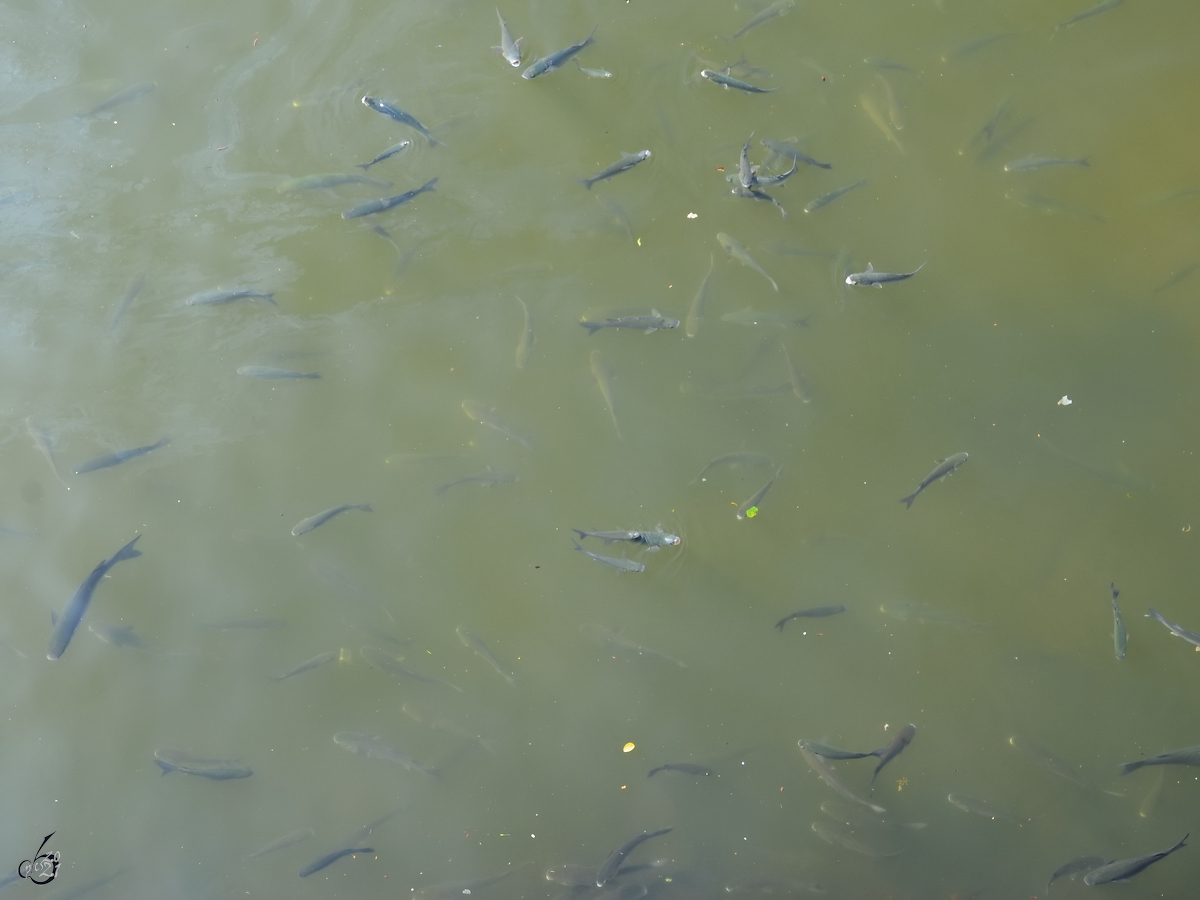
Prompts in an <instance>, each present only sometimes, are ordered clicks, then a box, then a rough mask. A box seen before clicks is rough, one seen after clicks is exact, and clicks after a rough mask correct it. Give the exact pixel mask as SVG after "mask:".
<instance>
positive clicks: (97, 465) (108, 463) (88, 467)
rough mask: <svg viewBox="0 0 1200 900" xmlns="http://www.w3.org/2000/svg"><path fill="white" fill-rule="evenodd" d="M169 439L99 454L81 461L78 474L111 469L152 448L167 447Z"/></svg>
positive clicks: (76, 470)
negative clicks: (83, 461) (102, 454)
mask: <svg viewBox="0 0 1200 900" xmlns="http://www.w3.org/2000/svg"><path fill="white" fill-rule="evenodd" d="M166 445H167V439H166V438H162V439H161V440H160V441H158V442H156V443H153V444H147V445H146V446H145V447H134V448H132V449H131V450H117V451H116V452H114V453H106V454H104V456H97V457H96V458H95V459H89V460H88V461H87V462H85V463H80V464H79V466H78V467H77V468H76V469H75V474H76V475H82V474H84V473H85V472H95V471H96V470H97V469H109V468H112V467H113V466H119V465H120V464H121V463H123V462H127V461H128V460H131V459H134V458H136V457H138V456H144V455H145V454H147V453H149V452H151V451H152V450H157V449H158V448H159V447H165V446H166Z"/></svg>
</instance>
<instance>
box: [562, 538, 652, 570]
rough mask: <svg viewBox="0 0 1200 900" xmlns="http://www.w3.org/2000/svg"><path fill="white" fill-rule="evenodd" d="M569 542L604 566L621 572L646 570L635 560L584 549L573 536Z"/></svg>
mask: <svg viewBox="0 0 1200 900" xmlns="http://www.w3.org/2000/svg"><path fill="white" fill-rule="evenodd" d="M571 543H573V544H574V545H575V549H576V550H578V551H579V552H580V553H582V554H584V555H585V556H590V557H591V558H592V559H594V560H596V562H602V563H604V564H605V565H606V566H611V567H612V568H614V569H618V570H619V571H621V572H644V571H646V567H645V566H644V565H642V563H640V562H637V561H636V560H632V559H626V558H625V557H623V556H601V555H600V554H599V553H593V552H592V551H591V550H584V549H583V547H582V546H581V545H580V543H579V541H577V540H575V539H574V538H572V539H571Z"/></svg>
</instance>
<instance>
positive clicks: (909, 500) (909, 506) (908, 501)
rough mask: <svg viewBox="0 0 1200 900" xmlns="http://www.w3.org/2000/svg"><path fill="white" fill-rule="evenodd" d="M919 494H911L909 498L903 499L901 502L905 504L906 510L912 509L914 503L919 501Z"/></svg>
mask: <svg viewBox="0 0 1200 900" xmlns="http://www.w3.org/2000/svg"><path fill="white" fill-rule="evenodd" d="M917 493H920V492H919V491H918V492H916V493H912V494H909V495H908V496H907V497H901V498H900V502H901V503H903V504H904V508H905V509H912V505H913V501H914V500H916V499H917Z"/></svg>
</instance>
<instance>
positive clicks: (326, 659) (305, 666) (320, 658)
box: [274, 650, 339, 681]
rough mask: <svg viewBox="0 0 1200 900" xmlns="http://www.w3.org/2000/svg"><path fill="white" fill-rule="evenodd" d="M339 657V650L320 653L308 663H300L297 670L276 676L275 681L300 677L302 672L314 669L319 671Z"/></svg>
mask: <svg viewBox="0 0 1200 900" xmlns="http://www.w3.org/2000/svg"><path fill="white" fill-rule="evenodd" d="M338 656H339V653H338V651H337V650H326V651H325V652H324V653H318V654H317V655H316V656H314V657H313V658H312V659H310V660H308V661H307V662H302V663H300V665H298V666H296V668H294V669H290V670H289V671H287V672H284V673H283V674H282V675H276V676H274V677H275V680H276V681H283V680H284V679H285V678H291V677H293V676H295V675H299V674H300V673H301V672H308V671H310V670H312V669H319V668H320V667H321V666H327V665H329V663H331V662H333V661H334V660H335V659H337V658H338Z"/></svg>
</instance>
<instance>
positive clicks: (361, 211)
mask: <svg viewBox="0 0 1200 900" xmlns="http://www.w3.org/2000/svg"><path fill="white" fill-rule="evenodd" d="M435 184H437V178H430V179H429V180H428V181H427V182H425V183H424V184H423V185H421V186H420V187H419V188H413V189H412V190H411V191H405V192H404V193H403V194H397V195H396V196H395V197H382V198H380V199H379V200H368V201H367V202H366V203H360V204H358V206H352V207H351V208H350V209H348V210H346V211H345V212H344V213H342V218H343V219H359V218H362V217H363V216H373V215H375V214H376V213H381V212H386V211H387V210H389V209H394V208H396V207H397V206H401V205H403V204H405V203H408V202H409V201H410V200H412V199H413V198H414V197H418V196H420V195H421V194H424V193H425V192H426V191H432V190H434V187H433V186H434V185H435Z"/></svg>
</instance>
